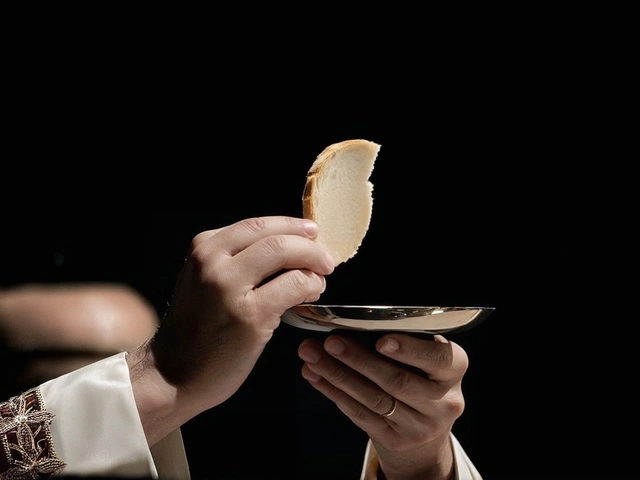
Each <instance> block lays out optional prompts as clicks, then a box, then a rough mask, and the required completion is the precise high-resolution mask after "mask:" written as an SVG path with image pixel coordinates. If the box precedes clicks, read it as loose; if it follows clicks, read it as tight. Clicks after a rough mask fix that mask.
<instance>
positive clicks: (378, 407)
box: [371, 393, 393, 413]
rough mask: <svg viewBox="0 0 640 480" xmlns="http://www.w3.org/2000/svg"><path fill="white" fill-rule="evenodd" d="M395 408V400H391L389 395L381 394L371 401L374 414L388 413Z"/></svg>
mask: <svg viewBox="0 0 640 480" xmlns="http://www.w3.org/2000/svg"><path fill="white" fill-rule="evenodd" d="M392 406H393V400H391V401H390V400H389V395H388V394H383V393H381V394H380V395H376V396H375V397H373V398H372V399H371V410H373V411H374V412H381V413H384V412H388V411H389V409H391V407H392Z"/></svg>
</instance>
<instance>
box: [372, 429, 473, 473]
mask: <svg viewBox="0 0 640 480" xmlns="http://www.w3.org/2000/svg"><path fill="white" fill-rule="evenodd" d="M450 437H451V446H452V447H453V462H454V465H455V469H456V476H455V480H482V476H480V472H478V470H477V469H476V467H475V465H473V463H472V462H471V460H470V459H469V457H468V455H467V453H466V452H465V451H464V449H463V448H462V445H460V442H459V441H458V439H457V438H456V437H455V436H454V435H453V434H451V436H450ZM378 467H379V463H378V454H377V452H376V449H375V448H374V446H373V443H371V439H369V441H368V442H367V448H366V450H365V454H364V464H363V466H362V473H361V474H360V480H376V479H377V478H378Z"/></svg>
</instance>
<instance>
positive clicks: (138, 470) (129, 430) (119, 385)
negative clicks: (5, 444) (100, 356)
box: [39, 352, 189, 479]
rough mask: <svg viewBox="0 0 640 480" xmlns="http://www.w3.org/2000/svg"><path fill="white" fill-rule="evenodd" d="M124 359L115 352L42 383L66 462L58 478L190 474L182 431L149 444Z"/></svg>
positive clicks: (57, 445) (59, 453)
mask: <svg viewBox="0 0 640 480" xmlns="http://www.w3.org/2000/svg"><path fill="white" fill-rule="evenodd" d="M125 357H126V353H124V352H123V353H119V354H117V355H113V356H111V357H108V358H106V359H104V360H100V361H98V362H96V363H93V364H90V365H87V366H86V367H83V368H81V369H79V370H76V371H73V372H71V373H68V374H66V375H63V376H61V377H58V378H56V379H53V380H50V381H48V382H46V383H44V384H42V385H41V386H40V387H39V391H40V394H41V397H42V400H43V403H44V407H45V408H46V411H47V412H49V413H50V414H52V415H53V418H52V419H51V422H50V425H49V429H50V434H51V440H52V443H53V447H54V449H55V453H56V455H57V457H58V458H59V459H60V460H61V461H62V462H64V464H65V467H64V469H63V470H62V471H61V472H60V474H58V476H80V477H82V476H92V475H93V476H103V477H104V476H112V477H119V476H122V477H143V478H144V477H146V478H154V479H155V478H159V479H163V478H167V479H169V478H189V473H188V472H189V470H188V466H187V460H186V455H185V451H184V446H183V443H182V437H181V434H180V431H179V430H177V431H175V432H174V433H173V434H171V435H169V436H168V437H166V438H165V439H164V440H163V441H162V442H160V443H159V444H157V445H155V446H154V447H153V449H150V448H149V446H148V445H147V440H146V437H145V434H144V430H143V428H142V422H141V420H140V417H139V415H138V411H137V409H136V404H135V399H134V396H133V390H132V388H131V382H130V378H129V368H128V366H127V362H126V359H125ZM156 457H157V461H156ZM167 468H168V470H167Z"/></svg>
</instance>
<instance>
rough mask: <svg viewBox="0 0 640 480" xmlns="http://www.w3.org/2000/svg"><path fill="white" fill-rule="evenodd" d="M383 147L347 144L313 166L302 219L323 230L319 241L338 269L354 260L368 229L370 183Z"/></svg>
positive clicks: (323, 155) (332, 147)
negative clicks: (338, 266) (312, 222)
mask: <svg viewBox="0 0 640 480" xmlns="http://www.w3.org/2000/svg"><path fill="white" fill-rule="evenodd" d="M379 151H380V145H378V144H377V143H374V142H370V141H368V140H362V139H357V140H345V141H343V142H339V143H334V144H332V145H329V146H328V147H327V148H325V149H324V150H323V151H322V152H321V153H320V155H318V157H317V158H316V160H315V161H314V162H313V164H312V165H311V168H310V169H309V171H308V172H307V179H306V183H305V187H304V194H303V195H302V216H303V217H304V218H309V219H311V220H313V221H315V222H316V223H317V224H318V226H319V227H320V233H319V234H318V238H317V241H318V242H320V243H321V244H322V245H323V246H324V247H325V248H326V249H327V250H328V251H329V253H331V256H332V257H333V260H334V262H335V265H336V266H337V265H339V264H341V263H343V262H346V261H347V260H349V259H350V258H351V257H353V256H354V255H355V254H356V253H357V252H358V248H360V245H361V244H362V241H363V239H364V237H365V235H366V233H367V230H368V229H369V223H370V221H371V213H372V209H373V184H372V183H371V182H370V181H369V177H370V176H371V172H372V171H373V166H374V163H375V160H376V157H377V156H378V152H379Z"/></svg>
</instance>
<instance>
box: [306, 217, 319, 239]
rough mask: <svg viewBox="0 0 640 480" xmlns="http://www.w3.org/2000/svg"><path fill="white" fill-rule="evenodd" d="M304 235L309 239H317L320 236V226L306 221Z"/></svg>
mask: <svg viewBox="0 0 640 480" xmlns="http://www.w3.org/2000/svg"><path fill="white" fill-rule="evenodd" d="M304 233H306V234H307V236H308V237H309V238H316V237H317V236H318V225H317V224H316V223H315V222H311V221H309V220H305V221H304Z"/></svg>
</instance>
